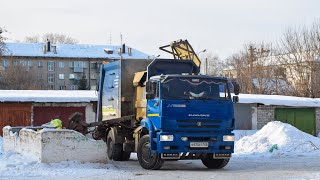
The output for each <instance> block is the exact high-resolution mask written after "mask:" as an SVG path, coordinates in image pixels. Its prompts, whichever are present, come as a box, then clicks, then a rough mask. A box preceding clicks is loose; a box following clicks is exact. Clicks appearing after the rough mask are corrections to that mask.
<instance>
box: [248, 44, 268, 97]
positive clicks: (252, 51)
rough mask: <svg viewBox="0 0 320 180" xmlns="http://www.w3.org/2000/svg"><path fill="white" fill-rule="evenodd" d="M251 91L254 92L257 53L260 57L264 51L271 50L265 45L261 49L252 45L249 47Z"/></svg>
mask: <svg viewBox="0 0 320 180" xmlns="http://www.w3.org/2000/svg"><path fill="white" fill-rule="evenodd" d="M248 50H249V73H250V75H249V78H250V80H249V93H250V94H252V93H253V92H254V91H253V62H254V61H255V58H256V54H259V57H261V56H262V55H263V54H264V53H269V52H270V50H268V49H264V48H263V47H262V48H260V49H258V50H257V49H256V48H254V47H253V46H252V45H250V47H249V49H248Z"/></svg>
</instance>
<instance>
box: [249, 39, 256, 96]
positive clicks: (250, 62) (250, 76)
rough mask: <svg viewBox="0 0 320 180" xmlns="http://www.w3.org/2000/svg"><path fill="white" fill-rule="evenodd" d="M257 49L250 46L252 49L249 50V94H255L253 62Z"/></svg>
mask: <svg viewBox="0 0 320 180" xmlns="http://www.w3.org/2000/svg"><path fill="white" fill-rule="evenodd" d="M255 50H256V48H253V46H252V45H250V48H249V73H250V75H249V78H250V79H249V93H250V94H252V93H253V84H252V83H253V82H252V80H253V74H252V72H253V61H254V52H255Z"/></svg>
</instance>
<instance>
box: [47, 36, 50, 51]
mask: <svg viewBox="0 0 320 180" xmlns="http://www.w3.org/2000/svg"><path fill="white" fill-rule="evenodd" d="M47 52H50V41H49V39H47Z"/></svg>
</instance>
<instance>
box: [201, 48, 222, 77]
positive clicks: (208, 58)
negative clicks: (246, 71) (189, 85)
mask: <svg viewBox="0 0 320 180" xmlns="http://www.w3.org/2000/svg"><path fill="white" fill-rule="evenodd" d="M201 62H202V63H201V68H202V69H203V71H202V72H204V74H206V75H210V76H222V75H223V68H224V65H225V64H224V63H223V62H222V60H221V59H220V58H219V56H218V55H214V54H212V53H211V52H209V53H206V54H205V55H204V56H203V57H202V58H201Z"/></svg>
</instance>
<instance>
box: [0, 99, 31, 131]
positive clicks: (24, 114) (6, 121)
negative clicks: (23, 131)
mask: <svg viewBox="0 0 320 180" xmlns="http://www.w3.org/2000/svg"><path fill="white" fill-rule="evenodd" d="M7 125H10V126H30V125H31V104H16V103H4V104H0V135H1V136H2V128H3V127H4V126H7Z"/></svg>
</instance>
